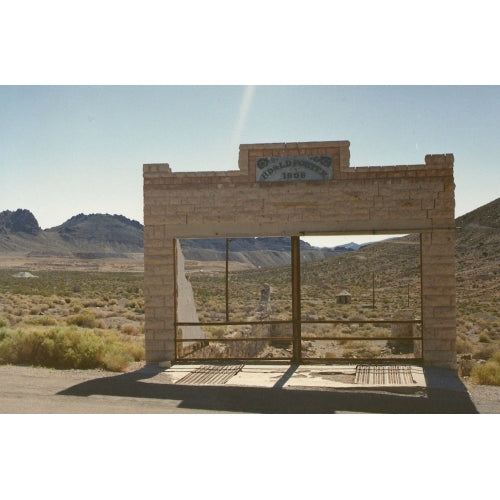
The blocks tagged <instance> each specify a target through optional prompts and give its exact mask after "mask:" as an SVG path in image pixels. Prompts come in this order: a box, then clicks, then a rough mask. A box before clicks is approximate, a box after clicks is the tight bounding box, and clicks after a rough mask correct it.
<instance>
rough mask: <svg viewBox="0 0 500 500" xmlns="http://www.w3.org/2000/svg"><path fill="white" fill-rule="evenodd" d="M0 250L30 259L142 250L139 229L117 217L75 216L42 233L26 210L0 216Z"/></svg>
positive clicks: (119, 253)
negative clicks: (21, 254)
mask: <svg viewBox="0 0 500 500" xmlns="http://www.w3.org/2000/svg"><path fill="white" fill-rule="evenodd" d="M0 250H2V251H4V252H9V253H23V254H25V255H27V256H30V257H39V256H40V257H50V256H54V257H79V258H99V257H117V256H124V255H125V254H129V253H138V252H142V250H143V228H142V225H141V224H140V223H139V222H136V221H132V220H129V219H127V218H126V217H123V216H121V215H109V214H91V215H84V214H79V215H76V216H74V217H72V218H71V219H69V220H68V221H66V222H65V223H64V224H61V225H60V226H57V227H53V228H50V229H45V230H42V229H40V226H39V224H38V222H37V220H36V218H35V216H34V215H33V214H32V213H31V212H30V211H29V210H23V209H19V210H16V211H15V212H11V211H5V212H1V213H0Z"/></svg>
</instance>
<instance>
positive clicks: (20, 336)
mask: <svg viewBox="0 0 500 500" xmlns="http://www.w3.org/2000/svg"><path fill="white" fill-rule="evenodd" d="M141 359H144V347H143V346H141V345H136V344H135V343H132V342H130V343H125V342H122V341H121V340H120V339H119V337H118V335H116V333H113V332H111V333H110V332H106V334H104V333H103V334H101V333H99V332H97V331H95V330H81V329H77V328H76V327H74V326H72V327H56V328H51V329H50V330H17V331H13V330H6V329H1V330H0V362H1V363H12V364H24V363H28V364H32V365H36V366H46V367H49V368H62V369H69V368H78V369H86V368H105V369H107V370H110V371H123V370H125V369H126V368H127V366H128V365H129V364H130V363H131V362H133V361H134V360H136V361H139V360H141Z"/></svg>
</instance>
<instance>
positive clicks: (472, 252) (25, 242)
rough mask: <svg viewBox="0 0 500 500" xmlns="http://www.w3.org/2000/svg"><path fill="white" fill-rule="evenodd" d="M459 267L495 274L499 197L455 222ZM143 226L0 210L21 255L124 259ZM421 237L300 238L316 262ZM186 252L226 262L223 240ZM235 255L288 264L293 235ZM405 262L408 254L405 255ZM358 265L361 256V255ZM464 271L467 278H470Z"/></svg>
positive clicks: (385, 249) (235, 250) (193, 243)
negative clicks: (327, 244)
mask: <svg viewBox="0 0 500 500" xmlns="http://www.w3.org/2000/svg"><path fill="white" fill-rule="evenodd" d="M456 225H457V232H456V252H457V271H458V274H459V279H460V274H461V273H465V274H467V272H472V270H474V271H473V272H474V273H475V274H478V273H479V274H482V275H484V276H487V275H489V274H488V273H495V272H496V270H495V269H494V268H495V266H497V267H498V256H499V255H500V198H498V199H497V200H494V201H492V202H491V203H488V204H486V205H483V206H481V207H479V208H477V209H476V210H473V211H472V212H469V213H468V214H465V215H463V216H461V217H459V218H458V219H457V220H456ZM143 232H144V231H143V226H142V224H140V223H139V222H137V221H134V220H130V219H127V218H126V217H123V216H121V215H109V214H91V215H84V214H79V215H76V216H74V217H72V218H71V219H69V220H67V221H66V222H64V223H63V224H61V225H60V226H57V227H53V228H50V229H45V230H42V229H41V228H40V226H39V224H38V222H37V220H36V218H35V216H34V215H33V214H32V213H31V212H30V211H29V210H23V209H19V210H16V211H8V210H7V211H4V212H0V251H2V252H5V253H19V254H24V255H26V256H30V257H37V256H40V257H50V256H54V257H58V256H60V257H63V256H64V257H79V258H103V257H117V256H120V257H124V256H126V255H128V254H131V253H141V252H142V251H143ZM417 239H418V238H417V237H416V235H410V236H407V237H403V238H396V239H395V240H393V241H384V242H381V243H377V244H375V245H363V246H362V247H360V245H357V244H355V243H352V244H347V245H342V246H339V247H335V248H333V249H331V248H316V247H313V246H311V245H309V244H308V243H306V242H301V256H302V260H303V261H304V262H307V261H316V260H321V259H325V258H328V257H332V256H335V255H339V254H340V253H346V252H349V253H352V254H353V255H354V254H358V252H361V253H360V254H358V255H360V256H362V255H365V252H366V258H367V260H369V255H370V252H381V253H382V254H387V255H389V254H393V253H398V252H401V249H402V245H401V244H400V243H404V242H405V241H407V240H408V241H414V242H415V243H416V242H417ZM181 243H182V249H183V252H184V256H185V258H186V259H188V260H197V261H221V260H225V251H226V249H225V240H224V239H191V240H182V242H181ZM229 250H230V259H231V260H234V261H237V262H242V263H247V264H252V265H254V266H255V267H271V266H279V265H285V264H289V262H290V241H289V239H288V238H281V237H276V238H236V239H232V240H231V241H230V246H229ZM401 258H402V259H403V260H404V258H405V257H404V252H403V253H402V255H401ZM357 262H358V265H359V259H357ZM465 274H464V277H465Z"/></svg>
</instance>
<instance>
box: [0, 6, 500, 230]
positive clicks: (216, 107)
mask: <svg viewBox="0 0 500 500" xmlns="http://www.w3.org/2000/svg"><path fill="white" fill-rule="evenodd" d="M76 3H77V4H78V5H79V8H76V7H75V8H74V9H73V8H72V7H70V6H69V4H68V3H67V2H63V1H59V0H57V1H56V0H48V1H47V2H46V3H44V4H43V5H42V4H40V3H39V2H34V1H33V2H31V1H30V2H25V1H23V2H12V4H10V3H9V2H8V3H7V7H6V8H4V10H3V11H2V30H0V43H1V44H2V46H4V47H8V50H6V51H4V52H3V59H2V80H0V83H3V84H4V85H0V211H2V210H15V209H17V208H27V209H29V210H31V211H32V212H33V213H34V214H35V216H36V218H37V219H38V221H39V223H40V225H41V227H42V228H48V227H53V226H56V225H59V224H61V223H63V222H64V221H65V220H67V219H68V218H69V217H71V216H73V215H75V214H78V213H111V214H122V215H125V216H127V217H129V218H131V219H136V220H138V221H140V222H142V221H143V213H142V211H143V199H142V165H143V163H152V162H166V163H169V164H170V165H171V167H172V169H173V170H174V171H177V172H180V171H197V170H200V171H202V170H228V169H236V168H237V158H238V145H239V144H240V143H255V142H295V141H330V140H345V139H346V140H349V141H350V142H351V165H352V166H364V165H395V164H418V163H423V162H424V156H425V155H426V154H428V153H453V154H454V155H455V181H456V215H457V216H458V215H461V214H463V213H466V212H468V211H470V210H473V209H474V208H477V207H478V206H480V205H482V204H484V203H487V202H489V201H492V200H493V199H495V198H497V197H498V196H499V195H500V194H499V193H500V182H499V175H498V172H499V159H500V141H499V140H498V136H499V130H500V127H499V125H500V86H484V85H475V86H460V85H454V84H455V83H466V84H468V83H473V84H478V83H479V84H482V83H493V84H498V83H500V80H499V79H498V76H497V73H496V72H495V68H496V67H497V65H496V64H492V62H493V61H495V60H496V49H495V48H496V47H498V43H497V42H498V29H497V27H496V16H493V15H487V12H488V11H487V9H486V7H484V8H479V4H481V5H482V4H483V2H482V0H478V2H477V3H476V4H475V5H476V6H477V8H475V9H469V8H468V6H467V5H466V4H463V5H462V4H456V2H455V3H452V4H451V5H453V9H452V10H450V8H449V7H450V5H448V4H445V3H442V2H436V1H434V0H433V1H432V2H431V1H427V0H422V2H420V3H419V8H418V9H412V10H411V16H409V11H408V9H406V7H404V6H402V5H403V4H401V3H400V2H397V1H392V0H391V1H389V0H381V2H379V3H377V4H376V5H375V4H373V2H368V1H366V2H365V1H363V2H358V1H356V2H343V3H342V4H340V5H337V3H335V8H334V9H333V10H328V9H326V6H330V8H331V4H330V3H328V2H322V1H319V0H311V1H310V2H309V3H308V8H307V9H302V8H292V7H291V6H290V5H289V4H288V3H285V2H281V1H276V2H269V1H261V0H256V1H255V2H254V3H253V4H252V9H245V10H244V16H243V17H242V12H243V11H241V10H239V9H237V8H235V7H234V3H231V2H223V1H220V0H214V2H212V3H210V4H207V3H206V2H192V1H189V2H180V3H170V2H169V3H168V5H167V4H165V3H164V2H156V1H150V0H144V1H143V2H142V3H141V9H139V8H137V5H136V4H135V3H134V2H120V4H119V5H120V9H119V10H117V9H116V5H114V4H113V2H110V3H108V2H97V1H94V0H88V1H87V2H84V3H80V2H76ZM485 5H486V4H485ZM283 6H286V9H285V11H284V10H283ZM361 7H362V10H360V8H361ZM194 12H195V13H196V15H194ZM217 12H219V13H222V12H223V13H224V16H221V15H215V14H216V13H217ZM264 12H265V15H263V14H264ZM388 12H390V14H391V15H390V16H389V15H387V13H388ZM4 14H5V15H4ZM56 14H57V15H56ZM333 19H336V20H339V19H341V20H342V22H340V23H339V22H334V23H333V24H332V20H333ZM208 20H209V22H208ZM42 21H43V22H42ZM62 21H64V22H62ZM243 21H244V22H243ZM444 27H445V28H444ZM21 28H22V29H21ZM424 28H425V29H424ZM422 30H424V31H422ZM423 34H425V36H423ZM431 35H432V36H431ZM466 35H467V36H466ZM483 73H485V74H486V78H485V79H483V78H482V75H483ZM5 78H6V79H7V80H5ZM47 83H48V84H49V85H45V84H47ZM75 83H76V84H78V85H73V84H75ZM125 83H126V84H136V86H133V85H123V84H125ZM149 83H153V84H154V83H158V84H161V85H158V86H152V85H148V84H149ZM186 83H187V84H194V85H191V86H186V85H184V84H186ZM212 83H216V84H218V85H212V86H209V85H202V84H212ZM226 83H231V84H234V83H235V84H238V85H231V86H228V85H223V84H226ZM247 83H261V84H268V85H256V86H250V87H249V86H245V84H247ZM276 83H277V84H280V85H274V84H276ZM296 83H306V84H309V83H312V85H306V86H304V85H302V86H300V85H292V84H296ZM327 83H328V84H329V85H319V84H327ZM337 83H342V84H344V83H347V84H349V85H336V84H337ZM353 83H354V84H358V83H362V84H364V83H367V84H380V83H381V84H393V83H403V84H407V83H410V84H415V83H425V84H428V83H431V84H435V83H438V84H443V83H444V84H446V85H448V84H453V85H451V86H450V85H448V86H446V85H441V86H428V85H424V86H393V85H385V86H377V85H364V86H359V85H352V84H353ZM19 84H22V85H19ZM34 84H38V85H34ZM40 84H42V85H40ZM61 84H66V86H64V85H61ZM68 84H69V85H68ZM83 84H91V85H90V86H89V85H87V86H85V85H83ZM97 84H98V85H97ZM102 84H107V85H102ZM110 84H111V85H110ZM114 84H119V85H118V86H116V85H114ZM137 84H138V85H137ZM165 84H167V85H165ZM172 84H180V85H172ZM269 84H273V85H269ZM283 84H285V85H283ZM330 84H332V85H330Z"/></svg>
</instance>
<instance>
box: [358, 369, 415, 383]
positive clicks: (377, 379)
mask: <svg viewBox="0 0 500 500" xmlns="http://www.w3.org/2000/svg"><path fill="white" fill-rule="evenodd" d="M354 383H355V384H363V385H408V384H415V383H416V382H415V380H413V375H412V372H411V366H404V365H399V366H377V365H358V366H356V376H355V378H354Z"/></svg>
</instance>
